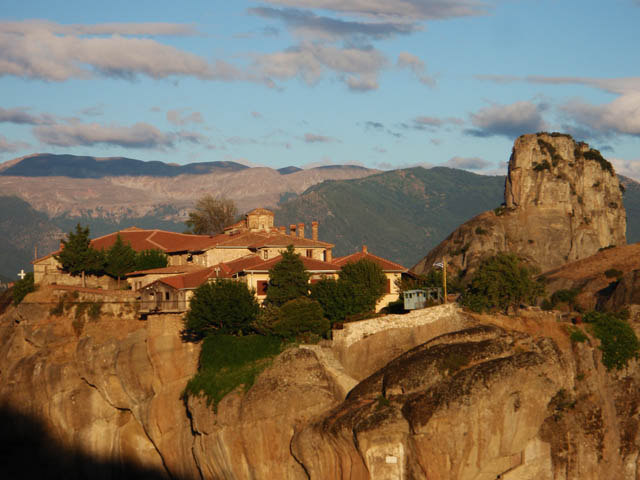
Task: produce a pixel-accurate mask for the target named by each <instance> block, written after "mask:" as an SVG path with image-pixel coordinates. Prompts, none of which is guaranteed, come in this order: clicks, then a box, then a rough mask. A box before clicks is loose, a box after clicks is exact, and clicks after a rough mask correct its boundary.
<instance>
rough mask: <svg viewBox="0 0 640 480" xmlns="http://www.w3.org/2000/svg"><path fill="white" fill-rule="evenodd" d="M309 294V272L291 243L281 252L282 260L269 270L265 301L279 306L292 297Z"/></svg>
mask: <svg viewBox="0 0 640 480" xmlns="http://www.w3.org/2000/svg"><path fill="white" fill-rule="evenodd" d="M308 295H309V273H308V272H307V271H306V270H305V269H304V264H303V263H302V260H301V259H300V255H298V254H297V253H295V251H294V249H293V245H289V246H288V247H287V250H286V251H284V252H282V260H280V261H279V262H278V263H276V264H275V265H274V266H273V268H272V269H271V270H269V285H268V286H267V298H266V300H265V301H266V302H267V303H270V304H273V305H276V306H281V305H284V304H285V303H287V302H288V301H289V300H293V299H294V298H300V297H307V296H308Z"/></svg>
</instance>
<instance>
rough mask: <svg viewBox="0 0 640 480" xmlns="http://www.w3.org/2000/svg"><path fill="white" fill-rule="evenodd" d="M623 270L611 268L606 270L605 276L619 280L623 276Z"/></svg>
mask: <svg viewBox="0 0 640 480" xmlns="http://www.w3.org/2000/svg"><path fill="white" fill-rule="evenodd" d="M622 275H623V273H622V271H621V270H616V269H615V268H610V269H609V270H607V271H606V272H604V276H605V277H607V278H617V279H618V280H620V279H621V278H622Z"/></svg>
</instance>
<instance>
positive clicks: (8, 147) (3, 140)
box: [0, 135, 30, 153]
mask: <svg viewBox="0 0 640 480" xmlns="http://www.w3.org/2000/svg"><path fill="white" fill-rule="evenodd" d="M29 147H30V145H29V144H28V143H25V142H20V141H18V142H12V141H10V140H9V139H7V137H4V136H2V135H0V153H8V152H17V151H18V150H24V149H25V148H29Z"/></svg>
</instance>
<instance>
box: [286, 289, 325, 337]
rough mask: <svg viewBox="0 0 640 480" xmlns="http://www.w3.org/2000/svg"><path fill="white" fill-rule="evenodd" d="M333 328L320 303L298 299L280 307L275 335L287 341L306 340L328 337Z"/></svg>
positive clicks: (307, 299)
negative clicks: (314, 337) (315, 337)
mask: <svg viewBox="0 0 640 480" xmlns="http://www.w3.org/2000/svg"><path fill="white" fill-rule="evenodd" d="M330 328H331V323H330V322H329V320H327V319H326V318H324V315H323V312H322V307H321V306H320V303H318V302H317V301H315V300H311V299H309V298H296V299H294V300H290V301H288V302H287V303H285V304H284V305H283V306H282V307H280V316H279V319H278V322H277V323H276V325H275V329H274V331H275V334H276V335H278V336H280V337H282V338H284V339H287V340H295V339H305V340H308V339H310V338H312V337H313V336H316V335H317V336H320V337H323V336H326V335H327V332H328V331H329V329H330Z"/></svg>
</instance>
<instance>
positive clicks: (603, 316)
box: [584, 312, 640, 370]
mask: <svg viewBox="0 0 640 480" xmlns="http://www.w3.org/2000/svg"><path fill="white" fill-rule="evenodd" d="M584 320H585V321H586V322H589V323H591V329H592V331H593V334H594V336H595V337H597V338H598V339H600V347H599V348H600V350H602V364H603V365H604V366H605V367H606V368H607V370H611V369H612V368H614V367H615V368H616V369H617V370H621V369H622V368H624V367H625V366H627V364H628V363H629V360H631V359H634V358H638V353H639V352H640V342H639V341H638V337H637V336H636V334H635V332H634V331H633V328H631V326H629V324H628V323H627V322H625V321H624V320H622V319H620V318H617V317H615V316H614V315H612V314H610V313H600V312H589V313H587V314H586V315H585V316H584Z"/></svg>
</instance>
